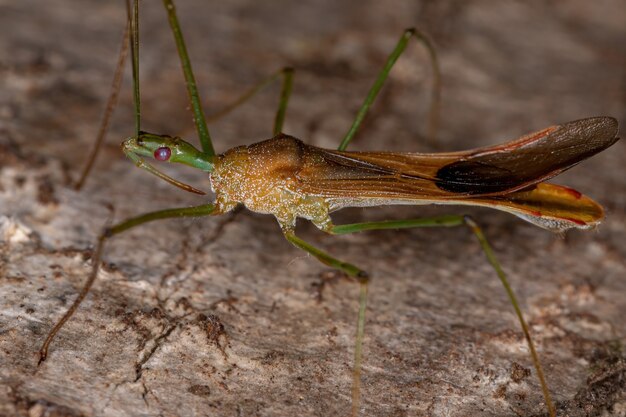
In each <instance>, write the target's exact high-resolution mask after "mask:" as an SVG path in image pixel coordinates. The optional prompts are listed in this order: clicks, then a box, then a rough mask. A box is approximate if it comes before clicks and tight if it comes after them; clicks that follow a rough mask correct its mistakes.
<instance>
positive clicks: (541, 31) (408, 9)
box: [0, 0, 626, 416]
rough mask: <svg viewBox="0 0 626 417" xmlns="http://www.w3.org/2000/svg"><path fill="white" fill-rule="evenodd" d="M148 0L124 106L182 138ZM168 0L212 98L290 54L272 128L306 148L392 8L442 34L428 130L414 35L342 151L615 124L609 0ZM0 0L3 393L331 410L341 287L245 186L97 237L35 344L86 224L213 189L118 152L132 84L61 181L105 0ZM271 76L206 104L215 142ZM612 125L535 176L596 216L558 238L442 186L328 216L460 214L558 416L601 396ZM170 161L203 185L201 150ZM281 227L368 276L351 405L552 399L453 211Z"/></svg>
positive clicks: (612, 310)
mask: <svg viewBox="0 0 626 417" xmlns="http://www.w3.org/2000/svg"><path fill="white" fill-rule="evenodd" d="M118 3H119V4H118ZM151 3H152V2H145V3H142V6H143V9H142V14H141V30H142V33H141V41H142V44H141V58H140V62H141V64H140V68H141V87H142V111H143V128H144V129H145V130H148V131H154V132H159V133H168V134H172V135H181V136H183V137H186V138H193V137H194V136H195V133H194V130H193V125H192V123H191V114H190V112H189V105H188V103H187V97H186V92H185V89H184V84H183V81H182V74H181V71H180V66H179V63H178V59H177V57H176V53H175V46H174V43H173V40H172V38H171V34H170V32H169V28H168V27H167V20H166V17H165V13H164V11H163V10H162V8H160V5H158V4H151ZM179 3H181V4H179V5H178V6H179V15H180V19H181V21H182V23H183V25H184V28H183V30H184V34H185V35H186V37H187V44H188V47H189V50H190V54H191V57H192V62H193V65H194V70H195V72H196V77H197V80H198V83H199V86H200V90H201V95H202V98H203V101H204V102H205V103H206V106H207V113H209V114H210V113H212V112H215V111H217V110H219V109H220V108H222V107H223V106H225V105H226V104H228V103H230V102H231V101H232V100H234V99H235V98H237V97H238V95H239V94H241V93H243V92H244V91H246V90H247V88H249V87H251V86H252V85H253V84H254V83H255V82H258V81H260V80H261V79H263V78H264V77H266V76H267V75H269V74H271V73H272V72H274V71H276V70H278V69H279V68H281V67H283V66H285V65H289V66H293V67H294V68H295V69H296V75H295V86H294V91H293V98H292V101H291V103H290V106H289V108H288V111H287V123H286V126H285V132H286V133H289V134H291V135H294V136H296V137H299V138H301V139H302V140H304V141H306V142H308V143H311V144H314V145H316V146H322V147H330V148H332V147H336V146H337V145H338V143H339V141H340V139H341V138H342V136H343V134H345V132H346V131H347V129H348V128H349V126H350V124H351V121H352V118H353V117H354V115H355V114H356V111H357V110H358V108H359V106H360V104H361V102H362V100H363V98H364V97H365V95H366V93H367V91H368V89H369V87H370V85H371V83H372V82H373V80H374V78H375V76H376V74H377V73H378V71H379V69H380V68H381V67H382V64H383V63H384V61H385V59H386V57H387V55H388V54H389V53H390V52H391V50H392V49H393V46H394V45H395V42H396V41H397V39H399V37H400V35H401V33H402V30H403V29H405V28H406V27H410V26H414V25H416V26H418V27H419V28H420V29H421V30H422V31H424V32H426V33H428V34H429V35H430V37H431V38H432V39H433V41H434V42H435V44H437V51H438V54H439V58H440V62H441V67H442V73H443V80H444V87H443V106H442V122H441V125H440V129H439V135H438V139H437V141H436V142H434V143H430V142H428V141H427V140H426V139H425V135H426V126H427V112H428V106H429V94H430V85H431V84H430V83H431V79H432V78H431V77H432V74H431V72H430V66H429V62H428V56H427V53H426V52H425V51H424V48H422V47H421V46H417V45H416V44H411V45H410V46H409V48H408V49H407V53H406V56H403V57H402V58H401V59H400V60H399V62H398V64H397V67H396V68H395V69H394V70H393V72H392V75H391V77H390V80H389V82H388V83H387V85H386V86H385V87H384V89H383V91H382V93H381V96H380V97H379V99H378V101H377V103H376V104H375V105H374V108H373V110H372V112H371V114H370V115H369V116H368V118H367V120H366V123H365V125H364V127H363V129H362V130H361V132H360V133H359V134H358V136H357V138H356V140H355V141H354V142H353V144H351V147H350V148H351V149H355V150H357V149H361V150H364V149H383V150H403V151H421V152H435V151H443V150H461V149H467V148H471V147H478V146H483V145H488V144H494V143H498V142H504V141H506V140H510V139H514V138H515V137H518V136H521V135H523V134H526V133H530V132H532V131H535V130H538V129H542V128H544V127H547V126H550V125H553V124H558V123H563V122H567V121H570V120H576V119H580V118H583V117H589V116H596V115H611V116H614V117H617V118H618V119H620V122H621V124H622V126H623V125H624V123H625V122H626V118H625V112H624V103H625V102H626V100H625V97H624V91H626V88H625V87H626V86H625V85H624V80H625V79H624V68H625V57H624V53H623V52H624V51H623V41H624V36H625V29H624V21H626V10H625V9H626V8H625V7H624V4H623V2H622V1H620V0H608V1H605V2H602V6H599V5H597V4H595V3H594V2H585V1H578V0H576V1H574V0H573V1H567V2H532V4H531V3H525V2H524V3H522V2H483V1H478V0H473V1H462V2H458V1H452V0H446V1H438V2H424V3H418V2H415V1H409V0H393V1H386V2H374V1H372V2H362V1H351V2H333V1H318V2H315V4H314V5H313V3H311V4H310V5H304V4H302V5H296V3H293V2H289V1H274V2H255V1H238V2H214V4H207V2H203V1H190V0H187V1H184V2H182V1H181V2H179ZM0 8H1V9H2V12H1V13H0V27H1V28H2V36H1V37H0V57H2V58H1V60H2V61H1V65H0V82H1V83H2V87H1V88H0V170H1V173H0V294H2V296H1V297H0V388H1V389H0V415H7V416H9V415H24V416H26V415H29V416H37V415H85V416H124V415H133V416H136V415H164V416H176V415H181V416H190V415H216V416H217V415H220V416H221V415H225V416H231V415H244V416H251V415H259V416H270V415H271V416H283V415H284V416H291V415H311V416H326V415H346V414H348V412H349V409H350V385H351V372H352V365H353V357H352V355H353V347H354V334H355V325H356V315H357V304H358V303H357V297H358V285H357V284H356V283H354V282H353V281H350V280H348V279H343V278H342V277H341V276H340V275H339V274H337V273H334V272H333V271H331V270H329V268H327V267H325V266H324V265H321V264H320V263H318V262H317V261H316V260H314V259H312V258H310V257H307V256H306V255H304V254H303V253H301V252H298V251H297V250H296V249H295V248H293V247H292V246H290V245H289V243H288V242H286V241H285V240H284V238H283V237H282V234H281V233H280V230H279V229H278V227H277V224H276V222H275V220H274V219H272V218H271V217H269V216H263V215H256V214H252V213H249V212H246V211H243V212H241V213H239V214H236V215H226V216H222V217H211V218H202V219H182V220H168V221H162V222H155V223H151V224H148V225H145V226H143V227H140V228H137V229H135V230H132V231H130V232H128V233H124V234H122V235H120V236H116V237H115V238H114V239H112V240H111V241H110V242H108V243H107V245H106V248H105V254H104V258H103V263H102V266H101V271H100V273H99V276H98V279H97V281H96V283H95V285H94V287H93V289H92V291H91V292H90V294H89V295H88V297H87V298H86V300H85V301H84V302H83V304H82V305H81V306H80V308H79V309H78V311H77V313H76V314H75V315H74V317H72V319H71V320H70V321H69V322H68V323H67V324H66V325H65V326H64V327H63V328H62V329H61V331H60V332H59V334H58V336H57V337H56V339H55V340H54V341H53V343H52V345H51V348H50V354H49V357H48V359H47V361H45V362H44V363H43V364H42V365H41V366H39V367H37V359H38V357H37V351H38V349H39V347H40V345H41V343H42V342H43V340H44V338H45V336H46V334H47V332H48V331H49V330H50V329H51V327H52V326H53V325H54V323H56V321H57V320H58V319H59V318H60V317H61V316H62V314H63V313H64V312H65V311H66V309H67V308H68V307H69V305H70V304H71V303H72V301H73V300H74V298H75V296H76V295H77V293H78V291H79V290H80V288H81V287H82V285H83V283H84V281H85V280H86V278H87V276H88V274H89V271H90V268H91V255H92V250H93V245H94V243H95V241H96V238H97V235H98V233H99V232H100V230H101V229H102V227H103V226H104V225H105V224H107V222H110V221H114V220H115V221H119V220H121V219H124V218H127V217H129V216H133V215H136V214H140V213H144V212H147V211H151V210H157V209H161V208H171V207H177V206H190V205H196V204H202V203H204V202H206V201H208V200H207V198H206V197H198V196H194V195H188V194H185V193H184V192H182V191H180V190H178V189H175V188H173V187H171V186H170V185H169V184H166V183H164V182H162V181H159V180H158V179H157V178H155V177H153V176H151V175H148V174H147V173H146V172H144V171H142V170H138V169H135V167H134V166H133V164H132V163H131V162H130V161H128V160H127V159H125V158H124V157H123V156H122V154H121V152H120V151H119V147H118V143H119V142H120V141H121V140H122V139H123V138H124V137H126V136H130V135H132V132H133V129H134V127H133V110H132V98H131V93H130V82H129V81H127V82H126V83H125V85H124V87H123V91H122V94H121V97H120V105H119V107H118V109H117V110H116V114H115V117H114V119H113V124H112V127H111V132H110V134H109V135H108V139H107V145H106V146H105V147H104V149H103V151H102V153H101V155H100V156H99V159H98V163H97V165H96V168H95V170H94V173H93V175H92V176H91V177H90V178H89V179H88V180H87V184H86V187H85V188H84V189H83V190H82V191H80V192H77V191H75V190H73V189H72V188H71V186H70V184H71V180H72V179H74V180H75V179H76V178H77V176H78V172H79V170H80V169H81V168H82V164H83V163H84V160H85V158H86V155H87V153H88V151H89V149H90V146H91V144H92V142H93V137H94V136H95V133H96V131H97V128H98V123H99V120H98V119H99V114H100V113H101V112H102V111H103V106H104V101H105V97H106V95H107V94H108V88H109V85H110V83H111V78H112V73H113V67H114V65H115V62H116V57H115V53H116V51H117V49H118V45H119V42H120V41H121V37H122V30H123V27H124V24H125V9H124V6H123V4H122V2H99V1H93V0H92V1H81V2H70V1H62V0H54V1H46V2H37V1H33V0H28V1H20V2H14V3H10V4H8V3H7V4H4V5H0ZM126 75H127V79H129V78H130V77H128V73H127V74H126ZM278 91H279V89H278V85H276V86H274V87H272V88H269V89H268V90H267V91H266V92H264V93H262V94H260V95H259V96H258V97H256V98H254V99H253V100H251V101H250V102H249V103H247V104H245V105H243V106H241V108H239V109H237V110H236V111H235V112H233V113H232V115H228V116H226V117H224V118H223V119H221V120H219V121H217V122H216V123H213V124H211V125H210V128H211V132H212V135H213V138H214V141H215V147H216V149H218V151H219V152H223V151H225V150H226V149H228V148H231V147H233V146H236V145H241V144H249V143H253V142H256V141H259V140H262V139H267V138H269V137H270V136H271V127H272V123H273V116H274V109H275V108H276V104H277V102H278V98H277V96H278ZM624 149H625V146H624V144H623V143H618V144H616V145H615V146H614V147H612V148H610V149H609V150H607V151H606V152H604V153H602V154H601V155H598V156H596V157H594V158H592V159H591V160H589V161H587V162H584V163H583V164H581V165H580V166H579V167H576V168H575V169H574V170H572V171H570V172H568V173H567V174H564V175H562V176H561V177H559V178H558V179H557V180H556V181H555V182H557V183H562V184H566V185H569V186H572V187H574V188H576V189H578V190H580V191H581V192H584V193H585V194H588V195H590V196H592V197H593V198H594V199H596V200H597V201H599V202H600V203H601V204H603V205H604V207H605V208H606V214H607V217H606V220H605V221H604V222H603V224H602V225H601V226H600V227H599V228H598V230H597V231H596V232H578V231H574V232H571V233H568V234H567V236H565V238H563V239H561V238H559V237H558V236H554V235H553V234H551V233H549V232H547V231H544V230H540V229H537V228H534V227H532V226H531V225H528V224H526V223H524V222H522V221H520V220H518V219H516V218H514V217H512V216H510V215H507V214H503V213H498V212H493V211H489V210H486V209H467V208H449V207H446V208H440V207H418V208H415V207H400V208H398V207H385V208H380V209H368V210H361V209H358V210H346V211H344V212H340V213H337V215H336V216H334V218H335V219H336V222H337V223H346V222H355V221H367V220H374V219H377V220H382V219H402V218H410V217H417V216H432V215H437V214H442V213H459V214H464V213H470V214H472V215H473V216H474V217H475V218H476V219H478V221H479V223H480V224H481V225H482V226H483V227H484V228H485V232H486V234H487V236H488V238H489V239H490V240H491V242H492V244H493V246H494V248H495V250H496V254H497V256H498V258H499V260H500V261H501V263H502V264H503V266H504V269H505V270H506V271H507V272H508V274H509V277H510V280H511V282H512V285H513V287H514V289H515V291H516V292H517V295H518V296H519V298H520V300H521V303H522V308H523V310H524V312H525V314H526V318H527V320H528V322H529V323H530V327H531V332H532V334H533V337H534V338H535V341H536V343H537V345H538V349H539V355H540V358H541V360H542V362H543V366H544V368H545V370H546V373H547V380H548V384H549V386H550V390H551V392H552V395H553V396H554V399H555V401H556V404H557V407H558V410H559V415H568V416H587V415H615V416H617V415H623V413H624V412H626V411H625V410H626V398H625V395H624V392H625V390H624V384H625V382H624V381H626V375H625V366H624V353H623V346H622V345H623V343H624V336H625V334H626V326H625V324H624V323H625V322H624V319H623V316H624V313H625V312H626V298H625V297H624V294H625V291H626V280H625V266H624V259H625V255H626V249H625V248H626V245H624V241H625V239H624V234H625V226H624V225H625V217H626V215H625V210H624V209H625V206H626V198H625V196H626V176H624V169H623V164H624V156H625V152H624ZM167 169H168V172H171V173H172V175H173V176H174V177H176V178H180V179H182V180H183V181H185V182H189V183H191V184H193V185H194V186H196V187H198V188H201V189H205V190H206V189H208V188H209V187H208V183H207V181H206V177H205V175H204V174H202V173H198V172H194V171H193V170H190V169H187V168H185V167H171V169H170V168H169V167H168V168H167ZM113 219H114V220H113ZM300 226H301V227H300V228H299V233H301V236H302V237H303V238H305V239H307V240H308V241H310V242H312V243H314V244H315V245H317V246H319V247H321V248H324V249H325V250H328V252H329V253H331V254H333V255H335V256H337V257H339V258H341V259H343V260H346V261H348V262H351V263H354V264H356V265H358V266H360V267H361V268H363V269H365V270H367V271H369V272H370V274H371V276H372V282H371V286H370V294H369V304H368V309H367V323H366V328H365V330H366V337H365V345H364V346H365V347H364V349H365V351H364V364H363V392H362V394H363V397H362V399H363V401H362V402H363V403H362V406H361V415H364V416H366V415H367V416H369V415H371V416H381V415H389V416H391V415H393V416H396V415H397V416H404V415H407V416H409V415H410V416H467V415H474V416H476V415H479V416H516V415H520V416H522V415H523V416H527V415H545V414H546V411H545V407H544V405H543V397H542V395H541V390H540V388H539V385H538V382H537V378H536V376H535V372H534V369H533V368H532V363H531V360H530V357H529V354H528V351H527V348H526V344H525V342H524V339H523V336H522V333H521V330H520V329H519V326H518V323H517V321H516V318H515V316H514V314H513V309H512V307H511V305H510V304H509V303H508V301H507V298H506V295H505V292H504V290H503V288H501V285H500V284H499V282H498V280H497V277H496V275H495V273H494V272H493V270H492V269H491V268H490V267H489V265H488V264H487V262H486V260H485V257H484V255H483V254H482V252H481V251H480V248H479V246H478V245H477V243H476V242H475V239H474V237H473V236H472V235H471V233H470V232H469V231H468V230H466V229H464V228H458V229H442V230H437V229H428V230H403V231H382V232H368V233H361V234H358V235H352V236H341V237H330V236H326V235H324V234H322V233H321V232H319V231H317V230H315V228H314V227H312V226H310V225H306V224H305V223H304V222H302V223H301V224H300ZM322 283H323V284H322ZM320 288H321V290H320Z"/></svg>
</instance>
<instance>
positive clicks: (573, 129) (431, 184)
mask: <svg viewBox="0 0 626 417" xmlns="http://www.w3.org/2000/svg"><path fill="white" fill-rule="evenodd" d="M409 35H412V33H409ZM283 104H284V106H283V107H282V108H284V107H286V101H284V102H283ZM196 119H197V120H198V119H200V117H198V116H196ZM616 133H617V125H616V123H615V121H614V120H613V119H610V118H594V119H586V120H580V121H577V122H571V123H568V124H564V125H560V126H554V127H551V128H548V129H545V130H543V131H540V132H537V133H535V134H531V135H528V136H526V137H524V138H522V139H520V140H518V141H515V142H512V143H509V144H506V145H502V146H497V147H492V148H485V149H480V150H474V151H469V152H465V153H454V154H437V155H419V154H399V153H384V152H376V153H356V152H341V151H333V150H324V149H320V148H315V147H312V146H308V145H305V144H304V143H303V142H301V141H299V140H297V139H295V138H293V137H290V136H286V135H277V136H276V137H275V138H273V139H271V140H269V141H265V142H261V143H259V144H257V145H253V146H251V147H243V148H235V149H233V150H231V151H228V152H226V153H225V154H223V155H222V156H219V157H217V156H215V155H214V154H212V152H209V151H207V150H204V151H198V150H196V149H195V148H193V147H192V145H190V144H189V143H187V142H184V141H182V140H180V139H178V138H171V137H168V136H166V135H154V134H148V133H138V134H137V135H135V136H134V137H133V138H131V139H130V140H128V141H127V142H125V145H124V149H125V152H126V153H127V155H128V156H129V157H131V158H132V159H133V160H134V161H135V162H136V163H137V164H138V165H139V166H141V167H143V168H145V169H148V170H149V171H150V172H152V173H154V174H157V175H159V176H161V178H163V179H165V180H167V181H169V182H171V183H174V184H175V185H178V186H180V187H181V188H184V189H187V190H190V191H197V190H195V189H193V188H191V187H189V186H186V185H185V184H182V183H180V182H178V181H176V180H173V179H172V178H170V177H168V176H165V175H164V174H162V173H160V171H157V170H155V169H153V168H151V166H150V165H147V164H146V162H145V160H144V158H148V157H153V158H155V159H157V160H161V161H169V162H181V163H185V164H188V165H191V166H194V167H196V168H199V169H202V170H204V171H207V172H209V173H210V174H209V175H210V178H211V181H212V185H213V187H214V189H215V191H216V194H217V199H216V204H215V205H203V206H200V207H197V208H191V209H190V208H187V209H184V210H176V211H174V210H168V211H164V212H159V213H158V214H154V215H149V216H142V217H139V218H136V219H134V220H131V221H128V222H122V223H120V224H118V225H116V226H113V227H112V228H110V229H109V230H108V231H107V233H106V234H105V235H103V239H105V238H108V237H109V236H111V235H114V234H117V233H121V232H122V231H123V230H126V229H127V228H130V227H134V226H135V225H138V224H139V223H143V222H145V221H147V220H153V219H156V218H157V217H178V216H186V215H191V216H198V215H203V214H211V215H215V214H221V213H224V212H227V211H229V210H231V209H232V208H233V207H234V206H235V205H236V204H238V203H243V204H245V205H246V206H247V207H248V208H250V209H252V210H255V211H259V212H262V213H270V214H274V215H275V216H276V217H277V219H278V220H279V224H280V225H281V228H282V230H283V232H284V233H285V236H286V237H287V239H288V240H289V241H290V242H292V243H293V244H294V245H296V246H298V247H299V248H301V249H303V250H305V251H308V252H309V253H311V254H312V255H313V256H315V257H317V258H318V259H320V260H321V261H322V262H324V263H327V264H329V265H331V266H333V267H336V268H338V269H341V270H343V271H344V272H346V273H348V274H349V275H353V276H356V277H358V278H360V279H362V286H363V288H364V289H363V291H362V293H363V292H364V291H365V284H366V281H365V274H364V273H363V271H361V270H360V269H358V268H357V267H356V266H354V265H351V264H347V263H345V262H343V261H340V260H338V259H337V258H334V257H331V256H330V255H328V254H326V253H323V252H321V251H320V250H318V249H316V248H314V247H312V246H311V245H310V244H308V243H307V242H304V241H303V240H301V239H300V238H299V237H297V236H295V234H294V233H293V226H294V222H295V218H296V217H304V218H306V219H309V220H311V221H313V222H314V223H315V224H316V226H318V227H319V228H320V229H322V230H324V231H326V232H331V233H334V234H340V233H349V232H353V231H359V230H366V229H375V228H402V227H418V226H438V225H440V226H446V225H447V226H456V225H462V224H464V223H467V224H468V225H470V226H471V227H472V228H473V229H474V230H476V231H477V233H480V232H478V229H476V225H475V223H474V222H473V221H471V220H468V219H466V218H464V217H462V216H445V217H439V218H436V219H417V220H415V221H391V222H377V223H369V224H360V225H350V226H349V227H347V226H334V225H332V223H330V220H329V217H328V214H329V213H330V212H332V211H334V210H338V209H340V208H343V207H347V206H361V207H363V206H372V205H379V204H390V203H393V204H427V203H438V204H468V205H478V206H489V207H493V208H497V209H502V210H506V211H510V212H513V213H514V214H517V215H518V216H520V217H522V218H524V219H525V220H528V221H531V222H533V223H535V224H537V225H540V226H542V227H546V228H552V229H558V230H564V229H567V228H570V227H582V228H586V227H591V226H593V225H594V224H596V223H597V222H599V221H600V219H601V218H602V210H601V208H600V207H599V206H598V205H597V204H596V203H594V202H593V201H592V200H590V199H588V198H587V197H584V196H582V195H580V194H579V193H577V192H575V191H573V190H570V189H568V188H564V187H560V186H554V185H549V184H545V183H543V181H544V180H547V179H549V178H550V177H552V176H554V175H556V174H558V173H560V172H561V171H563V170H564V169H567V168H568V167H570V166H572V165H574V164H576V163H578V162H580V161H581V160H582V159H585V158H587V157H589V156H591V155H592V154H594V153H596V152H599V151H601V150H602V149H604V148H606V147H608V146H610V145H611V144H613V143H614V142H615V140H616ZM348 142H349V140H348ZM581 142H582V143H584V145H581V146H578V145H580V143H581ZM574 145H577V146H574ZM547 155H549V156H551V157H553V158H548V157H547ZM529 160H533V161H534V162H536V164H533V165H532V166H530V167H527V166H526V163H527V162H528V161H529ZM513 168H515V169H513ZM252 172H254V174H255V175H250V174H251V173H252ZM478 236H481V235H480V234H479V235H478ZM483 244H484V245H486V242H485V241H484V240H483ZM485 247H486V248H487V246H485ZM486 250H487V253H488V254H489V253H490V252H489V250H488V249H486ZM98 258H99V256H95V259H96V260H97V259H98ZM97 264H98V262H94V265H96V266H97ZM93 278H95V272H94V275H93ZM362 300H364V296H362ZM361 305H362V310H363V311H364V307H365V304H364V301H363V302H362V304H361ZM360 317H361V318H360V321H359V323H360V324H361V328H362V324H363V318H362V314H361V316H360ZM44 357H45V355H44ZM357 381H358V379H357Z"/></svg>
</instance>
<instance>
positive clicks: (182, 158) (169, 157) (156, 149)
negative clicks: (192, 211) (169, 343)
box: [122, 132, 215, 194]
mask: <svg viewBox="0 0 626 417" xmlns="http://www.w3.org/2000/svg"><path fill="white" fill-rule="evenodd" d="M122 151H123V152H124V154H126V156H128V157H129V158H130V159H132V160H133V161H134V162H135V164H136V165H137V166H138V167H139V168H143V169H145V170H146V171H148V172H150V173H152V174H154V175H156V176H157V177H159V178H161V179H163V180H165V181H167V182H169V183H170V184H172V185H175V186H177V187H179V188H182V189H183V190H185V191H189V192H192V193H196V194H205V193H204V192H203V191H200V190H198V189H196V188H194V187H192V186H190V185H187V184H185V183H182V182H180V181H177V180H175V179H174V178H172V177H170V176H168V175H166V174H164V173H163V172H161V171H159V170H157V169H156V168H155V167H153V166H152V165H150V164H148V163H147V162H146V161H144V159H143V158H153V159H156V160H157V161H162V162H174V163H179V164H185V165H189V166H191V167H194V168H198V169H201V170H203V171H205V172H211V171H212V170H213V165H214V162H215V156H212V155H211V156H209V155H207V154H204V153H202V152H201V151H199V150H198V149H196V148H195V147H194V146H193V145H191V144H190V143H188V142H185V141H184V140H182V139H181V138H177V137H171V136H167V135H155V134H152V133H146V132H141V133H140V134H139V136H132V137H130V138H128V139H126V140H125V141H124V142H122Z"/></svg>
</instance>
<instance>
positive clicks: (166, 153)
mask: <svg viewBox="0 0 626 417" xmlns="http://www.w3.org/2000/svg"><path fill="white" fill-rule="evenodd" d="M170 156H172V151H171V150H170V148H168V147H165V146H162V147H160V148H158V149H157V150H156V151H154V159H156V160H157V161H167V160H168V159H170Z"/></svg>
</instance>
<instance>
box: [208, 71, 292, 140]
mask: <svg viewBox="0 0 626 417" xmlns="http://www.w3.org/2000/svg"><path fill="white" fill-rule="evenodd" d="M280 77H282V78H283V84H282V88H281V92H280V102H279V104H278V111H277V112H276V117H275V118H274V130H273V132H274V135H278V134H279V133H281V132H282V130H283V124H284V122H285V113H286V112H287V103H288V102H289V96H290V95H291V90H292V86H293V68H290V67H285V68H283V69H281V70H280V71H276V72H275V73H274V74H272V75H270V76H269V77H267V78H266V79H264V80H263V81H261V82H260V83H258V84H257V85H255V86H254V87H252V88H251V89H249V90H248V91H246V92H245V93H244V94H243V95H242V96H241V97H239V98H238V99H237V100H235V101H234V102H233V103H231V104H229V105H228V106H226V107H225V108H223V109H222V110H220V111H218V112H217V113H214V114H212V115H210V116H209V117H208V118H207V121H208V122H212V121H214V120H217V119H219V118H220V117H222V116H225V115H226V114H228V113H230V112H231V111H233V110H234V109H235V108H237V107H239V106H240V105H241V104H243V103H245V102H246V101H248V100H249V99H250V98H252V97H253V96H254V95H255V94H256V93H258V92H259V91H261V90H262V89H264V88H265V87H267V86H268V85H270V84H272V83H273V82H274V81H276V80H277V79H278V78H280Z"/></svg>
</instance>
